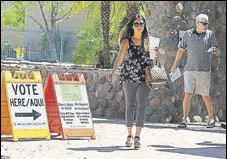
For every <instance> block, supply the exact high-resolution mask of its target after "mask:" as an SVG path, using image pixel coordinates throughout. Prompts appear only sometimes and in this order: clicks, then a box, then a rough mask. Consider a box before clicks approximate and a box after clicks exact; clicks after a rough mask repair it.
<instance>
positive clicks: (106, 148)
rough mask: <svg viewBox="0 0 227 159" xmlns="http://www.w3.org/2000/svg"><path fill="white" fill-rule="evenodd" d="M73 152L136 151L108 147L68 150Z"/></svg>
mask: <svg viewBox="0 0 227 159" xmlns="http://www.w3.org/2000/svg"><path fill="white" fill-rule="evenodd" d="M67 150H73V151H97V152H114V151H129V150H136V149H134V148H128V147H125V146H106V147H83V148H67Z"/></svg>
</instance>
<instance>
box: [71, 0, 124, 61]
mask: <svg viewBox="0 0 227 159" xmlns="http://www.w3.org/2000/svg"><path fill="white" fill-rule="evenodd" d="M100 4H101V3H99V2H94V1H93V2H88V4H87V7H86V13H87V14H86V15H87V21H86V24H85V25H84V26H82V27H81V28H80V29H79V31H78V32H77V36H79V37H81V39H80V40H79V41H78V44H77V48H76V50H75V53H74V56H73V59H74V62H75V63H77V64H92V65H96V64H97V65H103V60H104V59H103V56H102V54H103V49H104V46H103V38H102V37H103V36H102V27H101V23H100V22H101V16H100V15H101V13H100V11H101V10H100V7H101V6H100ZM110 4H111V12H110V33H109V50H118V27H119V21H120V20H121V19H122V17H124V16H125V15H126V10H125V7H126V3H122V2H120V1H111V3H110ZM91 57H92V58H91ZM86 58H89V59H86ZM83 62H86V63H83Z"/></svg>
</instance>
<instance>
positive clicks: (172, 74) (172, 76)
mask: <svg viewBox="0 0 227 159" xmlns="http://www.w3.org/2000/svg"><path fill="white" fill-rule="evenodd" d="M169 76H170V79H171V81H172V82H174V81H175V80H177V79H178V78H180V77H181V76H182V74H181V72H180V69H179V67H177V68H176V71H175V72H170V73H169Z"/></svg>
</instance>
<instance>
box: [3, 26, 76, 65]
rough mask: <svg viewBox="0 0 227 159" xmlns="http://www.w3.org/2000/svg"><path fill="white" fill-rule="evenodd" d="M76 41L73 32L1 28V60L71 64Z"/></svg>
mask: <svg viewBox="0 0 227 159" xmlns="http://www.w3.org/2000/svg"><path fill="white" fill-rule="evenodd" d="M77 41H78V38H77V37H76V36H75V33H74V32H66V31H61V30H60V31H50V32H43V31H41V30H18V29H6V28H4V29H2V28H1V59H9V58H10V59H11V58H13V59H20V60H27V61H33V62H66V63H72V61H73V59H72V56H73V53H74V52H75V49H76V45H77Z"/></svg>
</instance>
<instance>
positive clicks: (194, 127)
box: [144, 123, 226, 134]
mask: <svg viewBox="0 0 227 159" xmlns="http://www.w3.org/2000/svg"><path fill="white" fill-rule="evenodd" d="M144 127H146V128H151V129H173V130H189V131H199V132H209V133H220V134H226V130H223V129H221V128H220V127H214V128H207V127H206V125H202V124H188V126H187V127H186V128H178V127H177V125H176V124H166V125H165V124H163V123H160V124H149V125H148V124H144Z"/></svg>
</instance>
